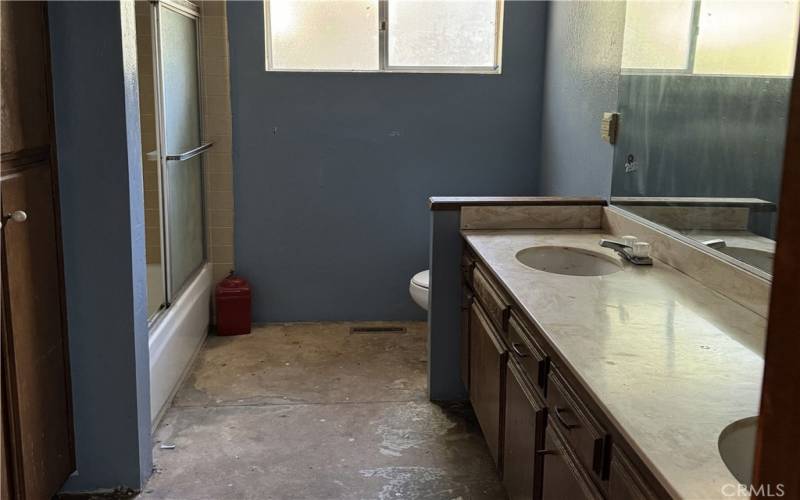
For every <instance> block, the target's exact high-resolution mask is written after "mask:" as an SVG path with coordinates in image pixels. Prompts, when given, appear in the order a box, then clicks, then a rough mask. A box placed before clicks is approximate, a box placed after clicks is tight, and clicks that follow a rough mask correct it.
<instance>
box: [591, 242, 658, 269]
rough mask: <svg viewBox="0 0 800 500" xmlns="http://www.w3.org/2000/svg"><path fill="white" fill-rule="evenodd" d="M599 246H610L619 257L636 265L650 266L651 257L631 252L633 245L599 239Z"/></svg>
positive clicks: (651, 263) (651, 262)
mask: <svg viewBox="0 0 800 500" xmlns="http://www.w3.org/2000/svg"><path fill="white" fill-rule="evenodd" d="M600 246H601V247H604V248H610V249H611V250H614V251H615V252H617V253H618V254H619V255H620V257H622V258H623V259H625V260H627V261H628V262H630V263H631V264H636V265H637V266H652V265H653V259H651V258H650V257H640V256H637V255H634V254H633V247H631V246H630V245H627V244H625V243H622V242H619V241H613V240H606V239H602V240H600Z"/></svg>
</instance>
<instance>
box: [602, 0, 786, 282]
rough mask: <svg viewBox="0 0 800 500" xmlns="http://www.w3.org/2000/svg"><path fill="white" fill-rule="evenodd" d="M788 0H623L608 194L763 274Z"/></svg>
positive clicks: (773, 203)
mask: <svg viewBox="0 0 800 500" xmlns="http://www.w3.org/2000/svg"><path fill="white" fill-rule="evenodd" d="M799 6H800V0H761V1H732V0H699V1H690V0H685V1H667V2H646V1H629V2H628V3H627V6H626V19H625V34H624V43H623V57H622V70H621V75H620V95H619V113H620V119H619V133H618V136H617V142H616V146H615V153H614V165H613V182H612V189H611V193H612V197H611V203H612V204H614V205H616V206H619V207H621V208H624V209H625V210H628V211H630V212H632V213H634V214H636V215H638V216H640V217H643V218H645V219H648V220H650V221H652V222H654V223H657V224H659V225H661V226H663V227H666V228H669V229H670V230H672V231H676V232H677V233H680V234H681V235H682V236H685V237H687V238H691V241H693V242H694V243H695V244H703V245H705V246H706V247H707V248H709V249H710V251H716V252H720V254H719V255H720V256H721V257H722V258H725V259H730V260H732V261H733V260H735V262H737V263H739V264H741V265H743V266H746V267H747V268H748V270H750V271H752V272H754V273H756V274H760V275H762V276H764V277H770V276H771V273H772V257H773V254H774V248H775V242H774V239H775V226H776V214H777V205H778V202H779V200H778V195H779V189H780V181H781V179H780V177H781V170H782V164H783V151H784V142H785V136H786V122H787V115H788V109H789V95H790V91H791V84H792V75H793V74H794V64H795V52H796V48H797V33H798V17H799V16H800V7H799Z"/></svg>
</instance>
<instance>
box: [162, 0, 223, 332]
mask: <svg viewBox="0 0 800 500" xmlns="http://www.w3.org/2000/svg"><path fill="white" fill-rule="evenodd" d="M150 4H151V6H152V7H151V9H152V10H151V16H150V18H151V32H152V35H151V37H152V44H151V45H152V51H153V84H154V86H155V92H154V96H155V111H156V113H155V114H156V154H157V156H158V158H157V164H158V166H157V172H158V199H159V221H160V223H161V231H160V238H161V264H162V265H161V278H162V284H163V289H164V302H163V303H162V304H161V306H160V307H159V309H158V311H156V312H155V313H153V315H152V316H150V317H149V318H148V320H147V324H148V327H149V328H150V329H151V330H152V327H153V326H154V325H155V324H156V323H157V322H158V321H159V320H160V319H161V318H162V317H163V316H164V314H165V313H166V312H167V311H168V310H169V308H170V306H171V305H172V304H173V303H174V302H175V301H176V300H177V299H178V298H179V297H180V296H181V294H182V293H183V292H184V291H185V289H186V288H187V287H188V286H189V285H190V284H191V283H192V282H193V281H194V280H195V278H197V276H198V275H199V274H200V272H201V271H202V269H203V267H204V266H205V265H206V264H207V263H208V234H207V233H208V231H207V226H206V189H205V188H206V186H205V183H206V175H205V169H206V165H205V154H204V153H205V152H206V150H203V151H201V152H200V153H197V156H199V158H200V166H199V168H200V170H201V173H200V191H201V193H200V194H201V196H200V201H201V204H200V210H201V214H200V221H201V226H202V229H203V230H202V239H203V258H202V260H201V261H200V264H198V266H197V267H196V268H195V269H194V270H193V271H192V272H191V273H190V274H189V275H188V276H187V278H186V280H185V281H184V283H182V284H181V285H180V287H179V288H178V289H177V290H176V289H175V284H174V283H173V282H172V273H171V272H170V271H171V264H172V263H171V258H170V256H169V255H170V253H169V250H170V243H169V234H170V233H169V213H168V212H167V210H168V207H169V206H170V205H169V203H170V200H169V190H168V189H167V181H168V179H167V166H168V165H167V161H168V160H167V155H168V152H167V151H166V124H165V123H164V121H165V105H164V103H165V93H166V92H165V82H164V77H163V64H162V63H163V57H162V50H161V43H162V40H161V32H160V24H161V12H162V10H161V9H168V10H171V11H172V12H174V13H177V14H179V15H182V16H185V17H188V18H190V19H191V20H192V21H193V22H194V23H195V37H196V39H197V40H196V44H197V45H196V46H197V51H196V54H195V55H196V57H197V66H196V68H197V97H198V99H197V112H198V118H199V120H198V126H199V137H200V142H201V144H202V143H203V137H204V130H203V117H204V116H205V115H204V112H203V95H204V92H203V81H202V77H201V75H202V57H201V53H200V51H201V50H202V37H201V29H202V27H201V22H200V8H199V7H198V6H197V5H195V4H194V3H192V2H189V1H186V0H150ZM210 145H211V144H208V146H209V147H210ZM201 147H202V146H201ZM197 149H200V148H197ZM206 149H207V148H206Z"/></svg>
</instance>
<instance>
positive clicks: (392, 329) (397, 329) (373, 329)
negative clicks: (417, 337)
mask: <svg viewBox="0 0 800 500" xmlns="http://www.w3.org/2000/svg"><path fill="white" fill-rule="evenodd" d="M350 333H406V328H405V327H404V326H353V327H351V328H350Z"/></svg>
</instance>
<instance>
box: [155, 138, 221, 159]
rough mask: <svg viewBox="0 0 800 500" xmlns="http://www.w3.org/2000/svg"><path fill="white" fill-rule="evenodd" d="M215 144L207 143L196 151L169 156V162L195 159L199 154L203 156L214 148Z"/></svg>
mask: <svg viewBox="0 0 800 500" xmlns="http://www.w3.org/2000/svg"><path fill="white" fill-rule="evenodd" d="M213 145H214V143H213V142H207V143H205V144H203V145H201V146H198V147H196V148H194V149H190V150H189V151H184V152H183V153H179V154H176V155H167V161H184V160H188V159H189V158H194V157H195V156H197V155H199V154H203V153H205V152H206V151H208V150H209V149H211V146H213Z"/></svg>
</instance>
